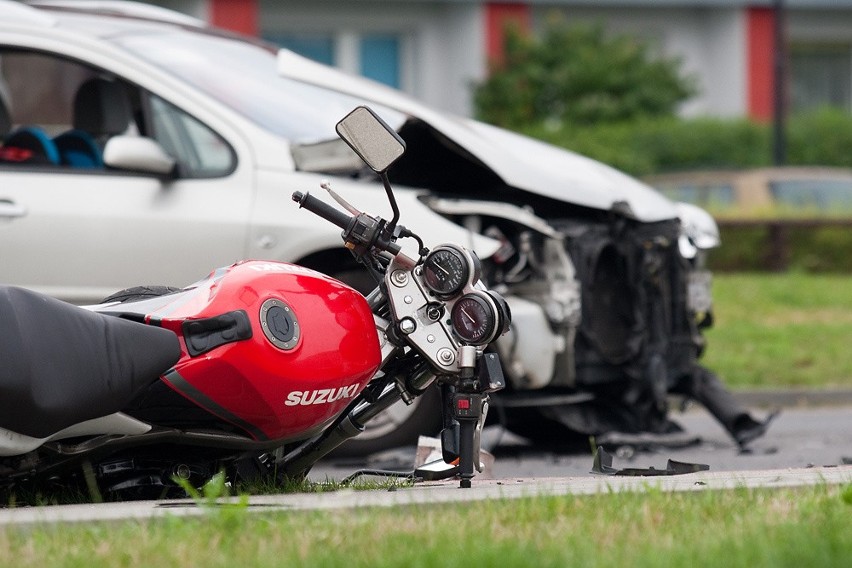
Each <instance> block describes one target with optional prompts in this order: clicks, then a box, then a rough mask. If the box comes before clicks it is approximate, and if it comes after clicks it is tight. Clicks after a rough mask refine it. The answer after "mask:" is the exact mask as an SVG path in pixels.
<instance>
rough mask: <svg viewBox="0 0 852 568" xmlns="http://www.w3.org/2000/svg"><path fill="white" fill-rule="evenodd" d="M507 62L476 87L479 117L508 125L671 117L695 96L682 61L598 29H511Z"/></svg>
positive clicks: (558, 25) (555, 25) (556, 24)
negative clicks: (659, 55) (533, 33)
mask: <svg viewBox="0 0 852 568" xmlns="http://www.w3.org/2000/svg"><path fill="white" fill-rule="evenodd" d="M504 48H505V57H504V59H503V61H502V62H499V63H498V62H492V69H491V73H490V75H489V77H488V79H486V80H485V81H484V82H482V83H480V84H479V85H477V86H476V87H475V91H474V103H475V105H476V108H477V114H478V117H479V118H480V119H481V120H484V121H486V122H490V123H492V124H497V125H500V126H504V127H507V128H513V129H518V128H523V127H529V126H530V125H531V124H554V123H556V124H563V125H564V124H566V123H568V124H575V125H584V124H595V123H600V122H623V121H626V120H632V119H636V118H643V117H659V116H668V115H672V114H673V113H674V111H675V110H676V108H677V105H678V104H679V103H680V102H682V101H684V100H685V99H686V98H688V97H689V96H690V95H692V94H693V93H694V92H695V89H694V85H693V81H692V80H691V79H690V78H686V77H682V76H681V75H680V73H679V68H680V61H679V60H678V59H673V58H669V59H666V58H654V57H652V56H651V53H650V48H649V46H648V45H647V44H646V43H643V42H641V41H639V40H638V39H636V38H633V37H630V36H609V35H607V34H605V33H604V31H603V28H602V27H601V26H600V25H568V24H567V23H566V22H565V21H564V20H562V19H550V20H548V23H547V24H546V26H545V28H544V30H543V33H542V34H541V36H540V37H532V36H530V35H527V34H523V33H521V32H519V31H518V30H517V29H516V28H512V27H510V28H508V29H507V30H506V41H505V46H504Z"/></svg>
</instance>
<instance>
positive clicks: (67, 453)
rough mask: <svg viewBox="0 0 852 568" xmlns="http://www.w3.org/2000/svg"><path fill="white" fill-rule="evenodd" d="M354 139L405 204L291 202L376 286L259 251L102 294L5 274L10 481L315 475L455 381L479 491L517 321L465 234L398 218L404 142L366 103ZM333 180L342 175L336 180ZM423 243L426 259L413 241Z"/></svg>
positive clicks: (0, 415)
mask: <svg viewBox="0 0 852 568" xmlns="http://www.w3.org/2000/svg"><path fill="white" fill-rule="evenodd" d="M337 132H338V134H339V135H340V137H341V138H342V139H343V140H344V141H345V142H346V143H347V144H348V145H349V147H350V148H352V150H354V151H355V152H356V154H358V155H359V156H360V157H361V158H362V159H363V160H364V162H365V163H366V164H367V165H369V166H370V168H371V169H373V171H375V172H376V173H377V174H379V176H380V177H381V178H382V180H383V181H384V186H385V189H386V191H387V195H388V199H389V201H390V204H391V207H392V209H393V218H392V219H391V220H390V221H386V220H384V219H382V218H380V217H376V216H372V215H368V214H366V213H361V212H358V211H356V210H354V208H352V207H351V206H350V205H349V204H347V203H345V201H344V200H343V199H342V198H340V197H339V196H337V195H336V194H334V193H333V192H331V194H332V196H333V197H334V198H335V199H337V200H338V201H339V202H340V203H341V204H343V205H344V206H345V207H346V208H347V209H348V210H349V212H350V213H351V214H350V213H344V212H342V211H340V210H339V209H337V208H335V207H333V206H331V205H328V204H327V203H325V202H324V201H322V200H320V199H318V198H316V197H313V196H311V195H309V194H305V195H303V194H301V193H299V192H296V193H294V194H293V199H294V201H296V202H298V204H299V205H300V206H301V207H303V208H305V209H308V210H309V211H311V212H313V213H315V214H317V215H319V216H321V217H323V218H324V219H326V220H328V221H330V222H332V223H334V224H336V225H338V226H339V227H340V228H341V229H342V233H341V236H342V238H343V242H344V245H345V246H346V247H347V248H349V249H350V250H351V251H352V253H353V254H354V255H355V256H356V258H358V259H359V261H361V262H362V264H363V265H364V266H366V267H367V268H368V269H369V271H370V272H371V273H372V274H374V275H375V277H376V279H377V284H378V285H377V287H376V289H375V290H374V291H373V292H372V293H371V294H369V295H368V296H367V297H364V296H362V295H361V294H359V293H358V292H356V291H355V290H353V289H352V288H350V287H348V286H346V285H344V284H342V283H341V282H339V281H337V280H334V279H332V278H330V277H328V276H325V275H323V274H321V273H318V272H315V271H313V270H309V269H307V268H304V267H301V266H297V265H292V264H287V263H279V262H269V261H244V262H239V263H237V264H234V265H232V266H228V267H225V268H222V269H219V270H216V271H214V272H213V273H211V274H210V275H209V276H208V277H207V278H205V279H204V280H201V281H199V282H197V283H195V284H193V285H191V286H189V287H187V288H184V289H180V290H177V289H172V288H166V287H137V288H131V289H128V290H124V291H122V292H119V293H117V294H115V295H113V296H111V297H110V298H107V299H106V300H105V301H104V303H102V304H100V305H98V306H93V307H89V308H80V307H77V306H73V305H71V304H66V303H63V302H60V301H58V300H55V299H52V298H50V297H47V296H42V295H39V294H36V293H34V292H31V291H28V290H24V289H20V288H13V287H0V337H2V340H0V361H2V362H3V366H2V367H0V487H2V488H5V489H6V490H9V489H14V488H15V487H16V486H19V485H23V484H26V483H31V484H36V485H37V484H39V483H44V482H46V481H57V482H59V483H68V482H71V481H74V480H84V481H85V482H86V483H87V484H88V485H89V487H92V482H93V481H94V482H95V483H96V484H97V487H98V489H99V491H100V492H101V493H106V494H109V495H115V496H118V497H122V498H128V497H135V496H145V497H147V496H151V495H152V494H153V495H162V494H174V493H175V492H176V491H177V489H178V486H179V484H178V483H177V482H176V481H175V480H176V479H185V480H188V481H189V482H190V483H193V484H195V485H196V486H199V485H201V484H202V483H203V482H204V481H205V480H207V479H209V478H210V477H211V476H212V475H214V474H216V473H217V472H219V471H222V470H224V471H226V472H227V473H228V475H229V476H230V478H231V479H252V478H274V479H277V480H281V479H283V478H290V479H299V478H304V477H305V476H306V475H307V473H308V472H309V471H310V469H311V467H312V466H313V465H314V464H315V463H316V462H317V461H318V460H319V459H320V458H322V457H323V456H325V455H327V454H328V453H329V452H330V451H332V450H334V449H335V448H336V447H338V446H339V445H340V444H342V443H343V442H345V441H346V440H347V439H349V438H352V437H354V436H356V435H357V434H358V433H359V432H361V431H363V429H364V425H365V424H366V423H367V422H368V421H369V420H370V419H371V418H373V417H374V416H376V415H377V414H379V413H380V412H382V411H383V410H386V409H387V408H388V407H390V406H391V405H393V404H396V403H398V402H400V401H402V402H403V403H411V401H412V400H414V399H415V398H416V397H418V396H420V395H422V394H423V393H424V392H426V391H427V389H432V388H437V389H440V391H441V394H442V397H443V400H444V404H443V405H442V406H443V414H444V415H443V423H444V429H443V431H442V433H441V441H442V448H443V457H444V461H446V462H448V463H452V462H457V475H458V476H459V478H460V485H461V486H462V487H469V486H470V484H471V479H472V477H473V476H474V471H475V470H476V469H478V467H479V462H478V456H479V433H480V431H481V427H482V424H483V422H484V419H485V415H486V412H487V409H488V400H489V393H491V392H493V391H496V390H499V389H501V388H502V387H503V386H504V381H503V375H502V370H501V367H500V363H499V360H498V358H497V355H496V354H495V353H492V352H488V351H486V347H487V346H488V345H489V343H491V342H492V341H494V340H495V339H496V338H497V337H498V336H499V335H501V334H502V333H504V332H505V331H506V330H507V329H508V326H509V322H510V314H509V310H508V307H507V305H506V303H505V301H504V300H503V299H502V298H501V297H500V296H499V294H497V293H495V292H493V291H490V290H488V289H486V287H485V286H484V285H483V283H482V282H481V281H480V267H479V261H478V259H477V258H476V256H475V255H474V254H473V253H471V252H470V251H468V250H466V249H465V248H463V247H459V246H456V245H453V244H446V245H441V246H437V247H435V248H433V249H432V250H431V251H428V250H427V249H426V248H425V247H424V246H423V244H422V241H421V240H420V239H419V237H417V236H416V235H415V234H414V233H412V232H411V231H410V230H408V229H406V228H405V227H403V226H402V225H399V224H398V220H399V210H398V208H397V205H396V202H395V199H394V197H393V193H392V190H391V187H390V183H389V182H388V178H387V175H386V171H387V169H388V168H389V167H390V165H391V164H392V163H393V162H394V161H395V160H396V159H398V158H399V157H400V156H401V155H402V153H403V152H404V150H405V143H404V142H403V140H402V139H401V138H399V136H398V135H397V134H396V133H395V132H394V131H393V130H392V129H391V128H390V127H388V126H387V125H386V124H385V123H384V122H383V121H382V120H381V119H380V118H379V117H378V116H376V115H375V114H374V113H373V112H372V111H371V110H370V109H368V108H366V107H358V108H357V109H355V110H354V111H353V112H352V113H350V114H349V115H347V116H346V117H345V118H344V119H343V120H341V121H340V122H339V123H338V125H337ZM327 189H328V188H327ZM402 238H411V239H414V240H415V241H416V242H417V243H418V250H419V253H418V258H411V257H410V256H408V255H406V254H405V253H404V252H402V247H401V246H400V244H399V243H398V240H399V239H402Z"/></svg>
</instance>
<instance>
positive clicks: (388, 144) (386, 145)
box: [335, 106, 405, 173]
mask: <svg viewBox="0 0 852 568" xmlns="http://www.w3.org/2000/svg"><path fill="white" fill-rule="evenodd" d="M335 129H336V130H337V135H338V136H340V137H341V138H342V139H343V141H344V142H346V143H347V144H348V145H349V147H350V148H352V150H354V151H355V153H356V154H358V156H359V157H360V158H361V159H362V160H364V162H366V164H367V165H368V166H370V169H372V170H373V171H374V172H376V173H383V172H385V171H387V169H388V168H389V167H390V166H391V164H393V163H394V162H395V161H397V160H398V159H399V157H400V156H402V154H403V152H405V141H404V140H403V139H402V138H400V137H399V135H398V134H397V133H396V132H395V131H394V129H393V128H391V127H390V126H388V124H387V123H386V122H385V121H384V120H382V119H381V118H379V116H378V115H377V114H376V113H375V112H373V111H372V110H370V109H369V108H367V107H365V106H360V107H357V108H356V109H355V110H353V111H352V112H350V113H349V114H347V115H346V116H345V117H343V119H342V120H341V121H340V122H338V123H337V126H336V128H335Z"/></svg>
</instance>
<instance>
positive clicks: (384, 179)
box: [379, 171, 399, 233]
mask: <svg viewBox="0 0 852 568" xmlns="http://www.w3.org/2000/svg"><path fill="white" fill-rule="evenodd" d="M379 175H380V176H381V178H382V183H384V184H385V193H387V194H388V201H390V204H391V209H393V219H391V221H390V223H389V224H388V231H389V232H390V233H393V231H394V229H396V223H397V221H399V206H398V205H397V204H396V198H395V197H394V195H393V190H392V189H391V185H390V180H389V179H388V174H387V172H386V171H385V172H381V173H380V174H379Z"/></svg>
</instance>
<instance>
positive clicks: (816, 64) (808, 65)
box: [790, 44, 852, 111]
mask: <svg viewBox="0 0 852 568" xmlns="http://www.w3.org/2000/svg"><path fill="white" fill-rule="evenodd" d="M790 74H791V77H790V84H791V96H792V105H793V110H794V111H805V110H811V109H815V108H819V107H824V106H832V107H839V108H842V109H846V110H850V109H852V104H850V103H852V93H850V86H852V51H850V46H849V45H846V44H840V45H798V46H792V48H791V50H790Z"/></svg>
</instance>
